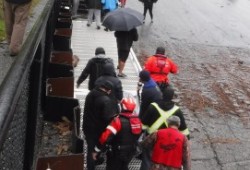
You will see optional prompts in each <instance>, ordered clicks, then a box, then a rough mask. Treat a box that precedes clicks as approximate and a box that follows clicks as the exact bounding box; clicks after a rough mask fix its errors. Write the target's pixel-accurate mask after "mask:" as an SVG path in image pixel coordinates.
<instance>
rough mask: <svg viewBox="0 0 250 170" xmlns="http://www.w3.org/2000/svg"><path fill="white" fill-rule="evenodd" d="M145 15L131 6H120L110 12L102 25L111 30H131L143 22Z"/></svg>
mask: <svg viewBox="0 0 250 170" xmlns="http://www.w3.org/2000/svg"><path fill="white" fill-rule="evenodd" d="M143 18H144V17H143V15H142V14H141V13H140V12H138V11H136V10H133V9H131V8H119V9H116V10H114V11H112V12H109V13H108V14H107V15H106V16H105V17H104V19H103V22H102V25H103V26H105V27H106V28H108V29H109V30H111V31H129V30H131V29H133V28H135V27H137V26H140V25H142V24H143Z"/></svg>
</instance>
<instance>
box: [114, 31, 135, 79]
mask: <svg viewBox="0 0 250 170" xmlns="http://www.w3.org/2000/svg"><path fill="white" fill-rule="evenodd" d="M115 37H116V42H117V50H118V66H117V69H119V72H118V75H117V76H118V77H127V75H126V74H124V73H123V69H124V67H125V63H126V61H127V59H128V55H129V52H130V48H131V47H132V45H133V41H137V40H138V33H137V29H136V28H133V29H132V30H130V31H116V32H115Z"/></svg>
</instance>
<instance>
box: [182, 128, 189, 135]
mask: <svg viewBox="0 0 250 170" xmlns="http://www.w3.org/2000/svg"><path fill="white" fill-rule="evenodd" d="M181 133H182V134H183V135H186V136H187V135H189V134H190V133H189V130H188V128H187V129H185V130H183V131H181Z"/></svg>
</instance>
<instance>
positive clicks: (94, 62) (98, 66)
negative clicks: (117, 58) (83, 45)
mask: <svg viewBox="0 0 250 170" xmlns="http://www.w3.org/2000/svg"><path fill="white" fill-rule="evenodd" d="M108 63H110V64H113V65H114V63H113V60H112V59H111V58H106V56H105V50H104V49H103V48H102V47H97V48H96V50H95V57H93V58H91V59H90V60H89V61H88V63H87V65H86V67H85V68H84V69H83V71H82V73H81V75H80V76H79V78H78V80H77V82H76V87H77V88H78V87H79V86H80V84H81V83H82V82H83V81H84V80H86V78H87V77H88V76H89V84H88V89H89V90H92V89H93V88H94V87H95V81H96V79H97V78H98V77H100V76H101V74H102V70H103V66H104V65H105V64H108Z"/></svg>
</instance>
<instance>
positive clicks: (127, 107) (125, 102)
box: [121, 97, 136, 112]
mask: <svg viewBox="0 0 250 170" xmlns="http://www.w3.org/2000/svg"><path fill="white" fill-rule="evenodd" d="M135 107H136V102H135V100H134V98H130V97H129V98H123V99H122V101H121V109H122V111H128V112H133V111H134V110H135Z"/></svg>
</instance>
